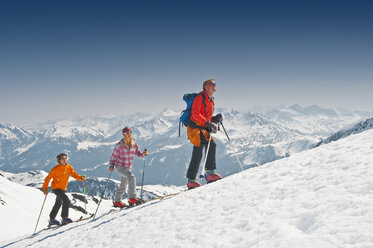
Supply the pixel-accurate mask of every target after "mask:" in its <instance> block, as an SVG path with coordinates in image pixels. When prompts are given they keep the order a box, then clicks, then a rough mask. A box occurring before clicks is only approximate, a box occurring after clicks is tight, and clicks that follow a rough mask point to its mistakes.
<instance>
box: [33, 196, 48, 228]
mask: <svg viewBox="0 0 373 248" xmlns="http://www.w3.org/2000/svg"><path fill="white" fill-rule="evenodd" d="M47 191H49V190H47ZM47 196H48V193H47V194H46V195H45V197H44V201H43V205H41V210H40V214H39V217H38V221H37V222H36V226H35V230H34V234H35V232H36V228H37V227H38V224H39V220H40V216H41V212H42V211H43V208H44V203H45V200H46V199H47Z"/></svg>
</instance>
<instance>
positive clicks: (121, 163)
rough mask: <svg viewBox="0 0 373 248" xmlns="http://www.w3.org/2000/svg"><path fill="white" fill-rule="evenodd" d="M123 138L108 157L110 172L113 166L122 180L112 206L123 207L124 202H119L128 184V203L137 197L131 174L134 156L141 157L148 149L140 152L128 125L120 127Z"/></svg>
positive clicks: (136, 200) (134, 181)
mask: <svg viewBox="0 0 373 248" xmlns="http://www.w3.org/2000/svg"><path fill="white" fill-rule="evenodd" d="M122 134H123V139H121V140H120V141H119V142H118V143H117V145H116V146H115V148H114V151H113V154H112V155H111V158H110V167H109V170H110V171H111V172H112V171H113V170H114V168H115V169H116V170H117V172H118V173H119V175H121V177H122V180H121V183H120V186H119V188H118V190H117V193H116V194H115V198H114V206H115V207H123V206H124V205H125V204H124V203H122V202H121V199H122V196H123V194H124V192H126V187H127V185H128V197H129V203H130V204H136V203H137V202H138V201H139V199H138V198H136V177H135V176H134V175H133V173H132V172H131V171H132V164H133V159H134V157H135V155H136V156H138V157H140V158H143V157H144V156H146V155H148V151H147V150H144V152H140V149H139V146H138V145H137V144H136V143H135V141H134V140H133V138H132V131H131V129H129V128H128V127H125V128H123V129H122Z"/></svg>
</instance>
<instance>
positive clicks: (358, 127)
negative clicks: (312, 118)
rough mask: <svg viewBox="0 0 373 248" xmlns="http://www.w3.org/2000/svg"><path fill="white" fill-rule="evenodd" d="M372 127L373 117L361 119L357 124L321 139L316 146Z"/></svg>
mask: <svg viewBox="0 0 373 248" xmlns="http://www.w3.org/2000/svg"><path fill="white" fill-rule="evenodd" d="M372 128H373V118H370V119H367V120H365V121H361V122H359V123H357V124H355V125H354V126H353V127H351V128H347V129H344V130H341V131H339V132H336V133H335V134H333V135H332V136H330V137H328V138H327V139H324V140H322V141H320V142H319V143H318V144H316V147H318V146H320V145H322V144H328V143H330V142H332V141H336V140H339V139H342V138H345V137H347V136H350V135H351V134H357V133H361V132H363V131H365V130H368V129H372Z"/></svg>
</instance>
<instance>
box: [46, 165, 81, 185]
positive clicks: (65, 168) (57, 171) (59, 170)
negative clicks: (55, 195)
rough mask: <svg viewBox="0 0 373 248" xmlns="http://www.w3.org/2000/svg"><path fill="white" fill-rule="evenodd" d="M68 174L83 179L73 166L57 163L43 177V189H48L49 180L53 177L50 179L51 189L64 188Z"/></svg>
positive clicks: (67, 180)
mask: <svg viewBox="0 0 373 248" xmlns="http://www.w3.org/2000/svg"><path fill="white" fill-rule="evenodd" d="M70 175H71V176H72V177H73V178H75V179H76V180H79V181H83V179H82V176H80V175H79V174H78V173H76V172H75V170H74V168H73V167H72V166H71V165H69V164H66V165H62V164H58V165H56V166H55V167H53V169H51V171H50V172H49V174H48V176H47V177H46V178H45V181H44V184H43V191H46V190H47V189H48V185H49V181H50V180H51V179H52V178H53V181H52V190H54V189H62V190H66V188H67V184H68V182H69V177H70Z"/></svg>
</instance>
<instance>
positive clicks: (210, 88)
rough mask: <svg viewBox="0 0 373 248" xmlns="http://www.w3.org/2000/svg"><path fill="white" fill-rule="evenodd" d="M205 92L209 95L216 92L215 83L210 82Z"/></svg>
mask: <svg viewBox="0 0 373 248" xmlns="http://www.w3.org/2000/svg"><path fill="white" fill-rule="evenodd" d="M206 91H207V93H208V94H209V95H212V94H214V92H215V91H216V83H215V81H212V82H210V83H208V85H207V86H206Z"/></svg>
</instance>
